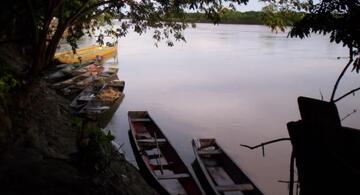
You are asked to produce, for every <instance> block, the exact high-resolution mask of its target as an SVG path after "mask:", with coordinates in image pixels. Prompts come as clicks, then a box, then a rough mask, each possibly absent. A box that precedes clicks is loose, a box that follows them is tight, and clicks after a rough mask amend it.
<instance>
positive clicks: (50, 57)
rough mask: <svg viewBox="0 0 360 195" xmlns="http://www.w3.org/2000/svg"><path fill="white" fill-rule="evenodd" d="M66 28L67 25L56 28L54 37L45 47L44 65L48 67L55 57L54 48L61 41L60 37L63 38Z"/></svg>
mask: <svg viewBox="0 0 360 195" xmlns="http://www.w3.org/2000/svg"><path fill="white" fill-rule="evenodd" d="M66 26H67V25H61V26H58V28H57V29H56V32H55V34H54V36H53V37H52V39H51V42H50V44H49V45H48V47H47V50H46V61H45V63H46V65H50V63H51V61H52V60H53V57H54V55H55V52H56V48H57V46H58V44H59V42H60V40H61V37H62V36H63V34H64V32H65V30H66Z"/></svg>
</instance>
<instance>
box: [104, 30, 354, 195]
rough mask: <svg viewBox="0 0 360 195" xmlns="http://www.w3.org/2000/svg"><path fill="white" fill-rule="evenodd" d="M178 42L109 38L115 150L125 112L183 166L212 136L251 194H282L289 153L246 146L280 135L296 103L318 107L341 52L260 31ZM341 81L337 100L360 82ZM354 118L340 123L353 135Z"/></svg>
mask: <svg viewBox="0 0 360 195" xmlns="http://www.w3.org/2000/svg"><path fill="white" fill-rule="evenodd" d="M185 36H186V39H187V43H182V42H178V43H176V45H175V46H174V47H171V48H170V47H167V46H165V44H160V46H159V47H155V46H154V40H153V39H152V38H151V37H152V34H151V33H149V34H146V35H143V36H138V35H137V34H135V33H130V34H128V35H127V37H125V38H122V39H120V40H119V55H118V59H119V67H120V70H119V77H120V78H121V79H122V80H125V81H126V87H125V95H126V97H125V99H124V101H123V103H122V105H121V106H120V108H119V109H118V111H117V112H116V114H115V115H114V117H113V119H112V121H111V122H110V123H109V125H108V127H107V129H110V130H111V131H112V132H113V134H115V136H116V142H117V143H119V144H124V146H123V149H124V150H125V152H126V157H127V158H128V160H130V161H132V162H134V163H135V161H134V156H133V154H132V150H131V146H130V144H129V141H128V134H127V132H128V129H129V126H128V121H127V112H128V111H129V110H147V111H149V112H150V114H151V116H152V117H153V118H154V120H155V121H156V122H157V123H158V125H159V126H160V128H161V129H162V130H163V132H164V133H165V134H166V136H167V137H168V138H169V139H170V141H171V142H172V143H173V145H174V147H175V148H176V150H177V151H178V152H179V153H180V156H181V157H182V159H183V160H184V161H185V162H186V163H187V165H189V167H191V166H190V164H191V162H192V161H193V160H194V156H193V151H192V148H191V139H192V138H193V137H215V138H216V139H217V141H218V143H219V144H220V145H221V146H222V147H223V148H224V149H225V150H226V152H228V154H229V155H230V156H231V157H232V158H233V159H234V160H235V161H236V163H237V164H238V165H239V166H240V167H241V168H242V170H244V171H245V172H246V173H247V174H248V175H249V177H250V178H251V179H252V180H253V181H254V183H256V184H257V185H258V187H259V188H260V189H261V190H262V191H263V192H264V193H265V194H269V195H285V194H287V193H288V192H287V184H284V183H279V182H278V180H288V178H289V171H288V170H289V160H290V150H291V145H290V143H288V142H283V143H276V144H273V145H269V146H267V147H266V148H265V157H263V156H262V152H261V149H259V150H253V151H251V150H249V149H247V148H243V147H240V146H239V144H247V145H256V144H259V143H261V142H264V141H269V140H271V139H275V138H281V137H288V134H287V128H286V123H287V122H289V121H293V120H298V119H300V116H299V112H298V106H297V97H298V96H309V97H315V98H319V99H320V98H321V94H323V96H324V98H325V99H326V100H328V99H329V98H330V93H331V90H332V86H333V84H334V81H335V80H336V78H337V76H338V74H339V72H340V71H341V68H342V67H343V65H344V64H346V59H341V60H337V59H336V57H338V56H346V55H347V50H346V49H345V48H343V47H341V46H339V45H335V44H331V43H329V41H328V38H326V37H322V36H315V35H313V37H312V38H309V39H305V40H300V39H290V38H287V37H286V34H284V33H278V34H275V33H271V32H270V31H269V29H268V28H266V27H264V26H255V25H219V26H213V25H211V24H198V25H197V28H196V29H188V30H186V32H185ZM357 77H358V75H356V74H354V73H353V74H350V75H348V76H347V77H346V79H345V80H344V82H343V83H342V84H341V86H340V89H339V93H338V95H341V94H342V93H343V92H345V91H346V90H347V89H352V88H354V87H357V86H358V85H359V84H360V82H359V81H360V79H357ZM357 99H358V96H355V97H352V96H351V97H349V98H347V99H346V100H344V101H341V102H340V103H339V104H338V106H339V112H340V115H341V116H342V117H343V116H345V115H346V114H348V113H351V112H352V111H353V110H354V109H357V108H358V106H359V105H360V104H359V103H360V102H359V101H358V100H357ZM359 116H360V115H359V114H357V113H356V114H353V115H351V116H350V117H349V118H347V119H346V120H345V121H344V123H345V125H347V126H352V127H359V126H360V125H359V122H360V120H359Z"/></svg>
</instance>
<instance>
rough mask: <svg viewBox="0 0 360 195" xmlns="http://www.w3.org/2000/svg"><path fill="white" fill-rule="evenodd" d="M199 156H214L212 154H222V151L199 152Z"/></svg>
mask: <svg viewBox="0 0 360 195" xmlns="http://www.w3.org/2000/svg"><path fill="white" fill-rule="evenodd" d="M198 154H199V155H214V154H222V151H221V150H220V149H215V150H199V151H198Z"/></svg>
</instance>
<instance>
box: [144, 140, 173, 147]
mask: <svg viewBox="0 0 360 195" xmlns="http://www.w3.org/2000/svg"><path fill="white" fill-rule="evenodd" d="M157 140H158V141H157V144H158V145H159V146H162V145H164V144H165V143H167V141H166V140H165V139H157ZM137 143H138V144H139V145H140V146H149V147H156V141H155V139H138V140H137Z"/></svg>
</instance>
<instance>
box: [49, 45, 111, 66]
mask: <svg viewBox="0 0 360 195" xmlns="http://www.w3.org/2000/svg"><path fill="white" fill-rule="evenodd" d="M116 54H117V47H116V46H115V47H107V46H103V47H100V46H93V45H92V46H89V47H85V48H81V49H77V50H76V53H75V54H74V53H73V51H72V50H68V51H63V52H59V53H56V54H55V56H54V59H57V60H58V61H59V62H61V63H77V62H84V61H89V60H93V59H96V57H97V56H101V57H102V58H103V59H104V60H105V59H109V58H111V57H114V56H116Z"/></svg>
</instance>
